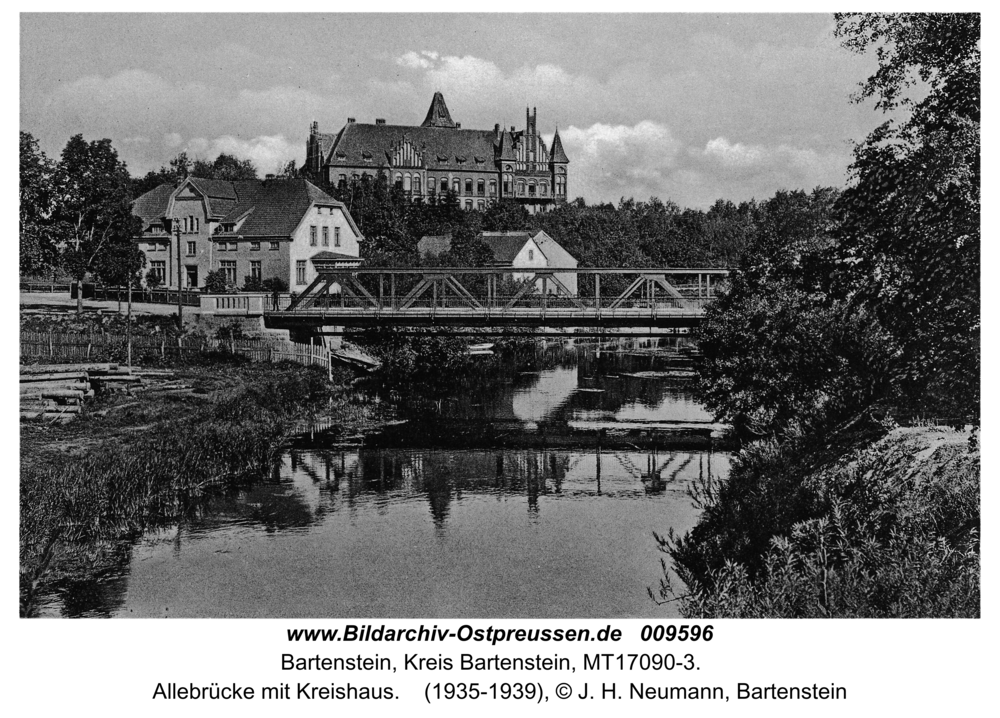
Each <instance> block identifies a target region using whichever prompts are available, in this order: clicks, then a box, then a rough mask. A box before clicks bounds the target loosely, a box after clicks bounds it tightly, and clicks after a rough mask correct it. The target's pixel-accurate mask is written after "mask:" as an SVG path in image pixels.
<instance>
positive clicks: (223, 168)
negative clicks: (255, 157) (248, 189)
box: [191, 152, 257, 182]
mask: <svg viewBox="0 0 1000 718" xmlns="http://www.w3.org/2000/svg"><path fill="white" fill-rule="evenodd" d="M191 174H192V175H194V176H195V177H202V178H204V179H217V180H228V181H230V182H236V181H238V180H255V179H257V168H256V167H255V166H254V164H253V162H252V161H251V160H240V159H237V158H236V157H235V156H233V155H229V154H226V153H225V152H223V153H222V154H220V155H219V156H218V157H216V158H215V160H213V161H212V162H208V161H207V160H195V161H194V164H193V165H192V167H191Z"/></svg>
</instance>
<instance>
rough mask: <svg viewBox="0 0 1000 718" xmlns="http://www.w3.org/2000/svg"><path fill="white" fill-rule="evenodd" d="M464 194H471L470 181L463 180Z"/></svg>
mask: <svg viewBox="0 0 1000 718" xmlns="http://www.w3.org/2000/svg"><path fill="white" fill-rule="evenodd" d="M465 193H466V194H472V180H470V179H467V180H465Z"/></svg>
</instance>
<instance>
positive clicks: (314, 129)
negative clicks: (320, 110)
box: [309, 120, 319, 135]
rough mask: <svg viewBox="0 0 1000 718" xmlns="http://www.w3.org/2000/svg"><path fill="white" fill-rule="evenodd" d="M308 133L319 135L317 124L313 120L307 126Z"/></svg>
mask: <svg viewBox="0 0 1000 718" xmlns="http://www.w3.org/2000/svg"><path fill="white" fill-rule="evenodd" d="M309 132H310V134H313V135H318V134H319V123H318V122H317V121H316V120H313V122H312V124H311V125H310V126H309Z"/></svg>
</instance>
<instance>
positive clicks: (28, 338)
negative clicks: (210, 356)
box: [21, 332, 330, 370]
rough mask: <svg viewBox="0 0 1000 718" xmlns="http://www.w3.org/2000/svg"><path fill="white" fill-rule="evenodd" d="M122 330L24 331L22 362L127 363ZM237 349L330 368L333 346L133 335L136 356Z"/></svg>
mask: <svg viewBox="0 0 1000 718" xmlns="http://www.w3.org/2000/svg"><path fill="white" fill-rule="evenodd" d="M127 341H128V340H127V337H126V336H125V335H124V334H102V333H96V332H95V333H93V334H69V333H59V332H21V362H22V363H27V364H30V363H34V362H36V361H42V360H44V361H45V362H46V363H49V364H59V363H73V362H124V361H125V358H126V356H127V354H128V347H127V344H126V343H127ZM220 351H221V352H226V353H230V354H239V355H241V356H245V357H248V358H250V359H251V360H252V361H265V362H277V361H282V360H287V361H293V362H298V363H299V364H305V365H307V366H321V367H324V368H326V369H327V370H329V368H330V350H329V349H328V348H326V347H324V346H319V345H312V344H299V343H297V342H290V341H275V340H267V339H236V340H226V339H214V338H211V337H166V336H161V337H157V336H133V337H132V357H133V360H135V361H136V362H142V361H143V359H153V360H156V359H161V360H166V359H168V358H169V359H174V360H183V359H185V358H189V357H192V356H193V355H197V354H204V353H207V352H220Z"/></svg>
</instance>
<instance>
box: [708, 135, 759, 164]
mask: <svg viewBox="0 0 1000 718" xmlns="http://www.w3.org/2000/svg"><path fill="white" fill-rule="evenodd" d="M704 154H705V156H706V157H710V158H713V159H716V160H718V161H719V162H720V163H721V164H722V165H723V166H726V167H749V166H750V165H752V164H754V163H756V162H759V161H760V159H761V158H762V157H763V156H764V152H763V150H762V149H761V148H760V147H752V146H747V145H743V144H740V143H739V142H737V143H736V144H732V143H730V142H729V140H727V139H726V138H725V137H716V138H715V139H714V140H709V142H708V144H707V145H705V149H704Z"/></svg>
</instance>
